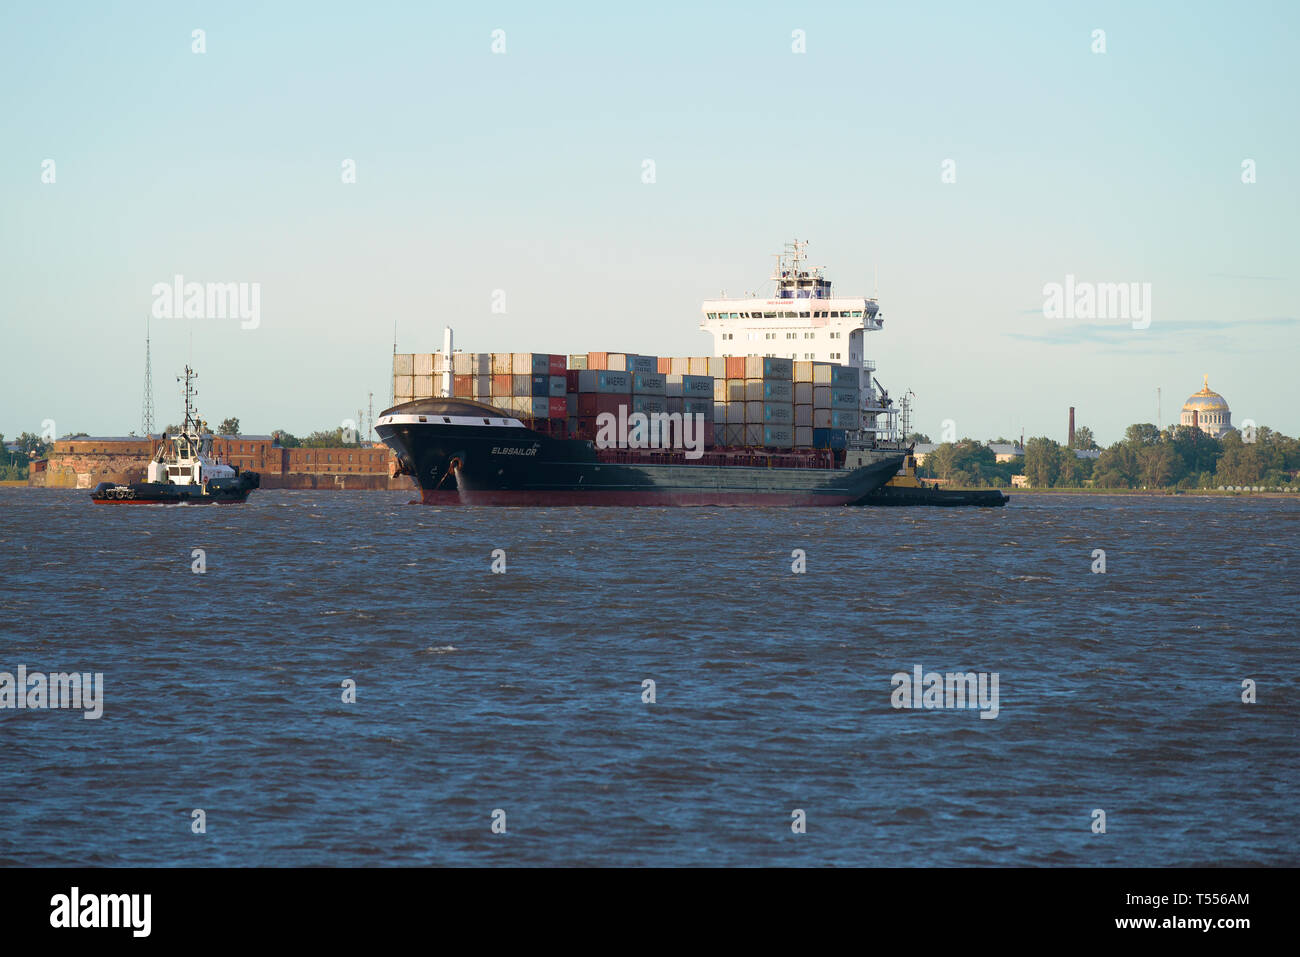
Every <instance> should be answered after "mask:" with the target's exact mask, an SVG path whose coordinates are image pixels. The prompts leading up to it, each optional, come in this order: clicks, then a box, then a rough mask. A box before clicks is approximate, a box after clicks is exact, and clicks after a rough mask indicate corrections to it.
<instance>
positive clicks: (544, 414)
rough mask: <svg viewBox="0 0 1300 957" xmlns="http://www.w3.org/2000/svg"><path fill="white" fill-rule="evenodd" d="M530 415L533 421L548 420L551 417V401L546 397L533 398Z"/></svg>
mask: <svg viewBox="0 0 1300 957" xmlns="http://www.w3.org/2000/svg"><path fill="white" fill-rule="evenodd" d="M531 414H532V417H533V418H534V419H549V418H550V417H551V400H550V399H548V398H547V397H546V396H533V399H532V410H531Z"/></svg>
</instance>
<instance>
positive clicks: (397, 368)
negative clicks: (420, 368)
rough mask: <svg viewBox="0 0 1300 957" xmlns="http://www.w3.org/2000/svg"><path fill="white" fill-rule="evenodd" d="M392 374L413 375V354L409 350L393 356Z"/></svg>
mask: <svg viewBox="0 0 1300 957" xmlns="http://www.w3.org/2000/svg"><path fill="white" fill-rule="evenodd" d="M393 375H415V356H414V355H412V354H411V353H409V352H399V353H398V354H397V355H395V356H393Z"/></svg>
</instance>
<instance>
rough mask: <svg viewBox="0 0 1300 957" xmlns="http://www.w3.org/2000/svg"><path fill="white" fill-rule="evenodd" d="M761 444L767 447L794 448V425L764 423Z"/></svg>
mask: <svg viewBox="0 0 1300 957" xmlns="http://www.w3.org/2000/svg"><path fill="white" fill-rule="evenodd" d="M762 444H763V445H765V446H767V447H768V448H769V449H792V448H794V426H791V425H766V426H764V427H763V442H762Z"/></svg>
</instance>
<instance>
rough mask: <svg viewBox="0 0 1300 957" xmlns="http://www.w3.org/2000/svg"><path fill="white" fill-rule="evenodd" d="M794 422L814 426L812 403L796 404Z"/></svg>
mask: <svg viewBox="0 0 1300 957" xmlns="http://www.w3.org/2000/svg"><path fill="white" fill-rule="evenodd" d="M794 424H795V425H796V426H804V427H806V428H810V429H811V428H812V424H813V408H812V406H811V405H796V406H795V407H794Z"/></svg>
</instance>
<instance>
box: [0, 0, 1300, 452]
mask: <svg viewBox="0 0 1300 957" xmlns="http://www.w3.org/2000/svg"><path fill="white" fill-rule="evenodd" d="M1298 28H1300V4H1295V3H1256V4H1251V5H1249V6H1247V7H1242V6H1240V5H1233V4H1227V3H1221V4H1211V3H1186V2H1178V3H1172V2H1171V3H1113V4H1112V3H1088V4H1069V3H1050V4H1048V3H992V4H972V3H951V4H949V3H926V4H914V3H908V4H888V5H886V4H871V3H861V2H859V3H844V4H818V3H810V4H800V5H790V4H763V3H735V4H698V3H692V4H674V3H656V4H645V5H624V4H608V3H590V4H546V5H540V4H523V3H521V4H443V3H436V4H430V3H414V2H410V3H382V2H367V3H364V4H358V3H329V2H313V3H310V4H308V3H290V2H279V3H275V4H253V3H247V2H231V3H224V4H221V5H216V4H203V3H185V2H166V3H163V2H157V3H155V2H143V0H140V2H124V3H90V2H69V3H61V4H57V5H42V4H13V3H11V4H4V5H2V6H0V355H3V358H4V361H3V367H2V369H0V433H3V434H5V435H7V436H10V437H12V436H14V435H16V434H17V433H19V432H22V431H30V432H36V433H39V432H41V431H42V428H43V427H44V426H45V423H46V422H47V421H48V422H51V423H53V425H52V426H50V427H51V428H53V429H54V431H55V433H56V434H59V435H62V434H67V433H70V432H87V433H90V434H93V435H123V434H126V433H128V432H130V431H133V430H134V431H137V432H138V431H139V430H140V428H141V401H142V389H143V381H144V370H145V349H144V339H145V325H146V319H147V318H148V317H150V315H151V311H153V310H154V309H155V307H156V306H157V302H156V294H155V292H154V287H155V285H156V284H158V283H169V284H170V283H171V282H172V280H173V277H174V276H176V275H181V276H183V277H184V279H185V281H186V282H199V283H209V282H212V283H226V282H234V283H246V284H249V285H248V286H247V287H246V288H249V289H251V288H252V284H254V283H256V284H258V285H257V288H258V290H259V294H260V303H259V305H260V308H259V311H258V317H257V320H256V323H255V324H254V323H251V322H241V321H240V320H238V319H233V318H219V317H213V316H207V317H204V318H189V319H187V318H184V317H183V316H180V317H174V318H169V317H165V316H164V317H161V318H153V319H150V320H149V321H150V324H151V335H152V367H153V390H154V399H155V407H156V413H155V416H156V417H155V425H156V426H157V427H159V428H161V427H162V426H163V425H166V424H167V423H169V422H173V421H176V420H178V419H179V418H180V411H181V393H180V387H179V385H178V384H177V383H176V381H175V380H176V377H177V376H178V375H179V374H180V372H181V371H182V369H183V367H184V366H185V365H186V363H190V364H192V365H193V366H194V367H195V368H196V369H197V370H198V371H199V374H200V378H199V399H198V402H199V408H200V409H201V410H202V412H203V414H204V415H205V416H206V417H207V418H208V419H209V420H211V421H212V422H214V423H215V422H219V421H220V420H221V419H223V418H225V417H227V416H236V417H238V418H239V419H240V422H241V426H242V428H243V430H244V431H245V432H247V433H267V432H270V431H271V430H272V429H287V430H288V431H290V432H294V433H296V434H304V433H306V432H310V431H313V430H316V429H328V428H333V427H335V426H337V425H339V424H340V423H341V422H342V421H343V420H344V419H348V418H355V416H356V412H357V410H358V409H360V408H363V407H365V405H366V403H367V402H368V397H369V394H370V393H373V394H374V403H375V409H376V412H378V411H379V410H381V409H382V408H384V407H386V406H387V405H388V404H389V396H390V387H391V379H390V369H391V356H392V351H393V340H394V328H396V337H397V345H398V349H399V351H402V352H431V351H434V350H437V349H439V348H440V347H441V344H442V328H443V326H444V325H450V326H452V327H453V329H454V330H455V335H456V345H457V347H458V348H462V349H465V350H469V351H482V352H488V351H537V352H561V353H570V352H587V351H626V352H637V353H648V354H653V355H707V354H710V352H711V339H710V337H708V336H707V335H705V334H704V333H703V332H702V331H701V330H700V329H699V322H700V319H701V318H702V317H701V313H700V303H701V301H702V300H704V299H705V298H711V297H714V296H716V295H718V294H719V293H720V292H723V291H726V292H728V293H729V294H733V295H734V294H740V293H744V292H746V291H750V290H754V291H759V292H762V291H764V290H767V289H770V288H771V284H770V283H769V282H767V279H768V277H769V276H770V273H771V268H772V262H773V260H772V255H773V254H774V253H777V252H779V251H780V250H781V248H782V245H783V244H784V243H786V242H788V241H790V240H791V239H793V238H796V237H798V238H799V239H806V240H808V241H809V246H808V251H809V259H810V261H811V262H812V263H815V264H818V265H824V266H825V267H826V270H827V274H828V276H829V278H831V279H832V280H833V281H834V283H835V288H836V291H837V292H839V293H840V294H845V295H850V294H860V295H869V294H871V292H872V289H873V284H874V283H875V282H876V280H875V279H874V278H873V277H874V276H875V275H877V274H878V277H879V279H878V289H879V300H880V308H881V313H882V315H883V316H884V320H885V323H884V329H883V330H882V331H880V332H873V333H868V334H867V337H866V354H867V356H868V357H869V358H873V359H875V361H876V362H877V366H878V368H877V372H876V376H877V378H878V379H879V380H880V381H881V383H882V384H883V385H884V386H885V387H886V388H888V389H889V390H890V392H891V393H892V394H893V395H895V396H899V395H902V394H903V393H905V392H907V391H909V390H910V391H911V392H913V393H914V394H915V399H914V410H915V413H914V420H913V426H914V428H915V429H917V430H919V431H922V432H925V433H927V434H929V435H931V437H934V438H937V437H938V435H939V433H940V432H941V431H942V430H943V423H944V421H945V420H951V421H952V423H953V427H954V429H955V432H956V434H957V435H961V436H967V435H969V436H972V437H975V438H985V439H988V438H996V437H1016V438H1018V437H1019V435H1020V433H1021V432H1022V431H1023V432H1024V433H1025V434H1026V435H1027V436H1034V435H1047V436H1050V437H1053V438H1056V439H1058V440H1064V438H1065V432H1066V425H1067V415H1068V408H1069V407H1070V406H1074V407H1075V408H1076V418H1077V421H1078V422H1079V424H1081V425H1087V426H1089V427H1090V428H1091V429H1092V430H1093V432H1094V433H1095V435H1096V438H1097V439H1098V440H1099V441H1100V442H1101V443H1102V444H1109V443H1111V442H1114V441H1117V440H1118V439H1119V438H1121V437H1122V434H1123V430H1124V428H1125V427H1126V426H1127V425H1128V424H1130V423H1133V422H1141V421H1155V419H1156V415H1157V404H1156V394H1157V393H1156V390H1157V389H1160V390H1162V417H1161V418H1162V422H1163V424H1169V423H1170V422H1171V421H1174V420H1175V419H1176V416H1177V414H1178V410H1179V408H1180V407H1181V404H1182V401H1183V400H1184V399H1185V398H1186V397H1187V396H1188V395H1190V394H1191V393H1193V392H1195V391H1197V390H1198V389H1200V387H1201V381H1202V376H1203V375H1208V376H1209V381H1210V386H1211V388H1213V389H1214V390H1216V391H1218V392H1220V393H1222V394H1223V395H1224V396H1225V398H1226V399H1227V400H1228V403H1229V405H1230V406H1231V409H1232V414H1233V420H1234V422H1240V421H1242V420H1243V419H1247V418H1249V419H1251V420H1253V421H1254V422H1256V423H1257V424H1259V425H1267V426H1270V427H1272V428H1275V429H1279V430H1281V431H1283V432H1285V433H1287V434H1289V435H1296V434H1300V406H1298V403H1297V401H1296V400H1297V397H1300V389H1298V388H1297V386H1296V376H1295V360H1296V357H1297V355H1300V348H1297V347H1298V346H1300V282H1298V279H1297V273H1296V264H1297V262H1298V261H1300V256H1298V255H1297V254H1298V253H1300V239H1298V238H1297V237H1298V235H1300V232H1298V230H1297V222H1300V202H1298V199H1297V197H1298V196H1300V188H1298V187H1300V169H1298V166H1297V164H1298V155H1297V154H1298V149H1297V147H1300V124H1298V123H1297V122H1296V118H1297V109H1296V94H1297V88H1298V86H1300V84H1298V83H1297V80H1298V79H1300V66H1297V58H1296V57H1295V56H1294V50H1293V44H1294V41H1295V38H1296V36H1297V35H1300V29H1298ZM195 30H202V31H204V32H203V34H202V41H203V43H202V45H203V52H195V49H194V47H195V44H196V40H195V37H194V31H195ZM1099 30H1100V31H1104V35H1103V36H1100V37H1099V36H1098V35H1097V34H1096V32H1095V31H1099ZM494 31H501V33H496V34H494ZM796 31H801V33H796ZM1099 39H1100V40H1102V41H1104V52H1102V51H1100V50H1098V47H1099ZM494 45H495V46H496V47H497V49H498V50H500V49H501V48H502V46H504V51H503V52H494V49H493V47H494ZM800 45H802V47H803V52H796V48H798V47H799V46H800ZM348 160H350V161H352V163H354V164H355V182H344V178H345V177H344V164H345V161H348ZM647 160H649V161H651V162H652V163H653V173H654V175H653V182H646V181H645V180H646V178H647V177H646V170H647V166H646V161H647ZM49 161H52V164H51V163H50V162H49ZM949 161H950V162H949ZM1248 161H1249V162H1248ZM1243 164H1247V166H1249V167H1250V171H1253V175H1250V172H1248V171H1247V169H1246V168H1244V167H1243ZM51 173H52V174H53V175H52V176H51ZM51 178H52V179H53V181H52V182H50V181H48V180H49V179H51ZM1243 178H1245V179H1253V182H1244V181H1243ZM945 180H947V181H945ZM1067 276H1072V277H1074V280H1073V282H1075V283H1076V284H1079V283H1082V284H1100V283H1137V284H1139V285H1138V288H1139V289H1143V288H1149V289H1150V311H1149V316H1148V317H1147V319H1148V320H1149V324H1146V325H1145V327H1144V328H1135V326H1139V327H1140V326H1143V324H1144V320H1141V319H1139V318H1136V317H1129V316H1126V315H1120V316H1106V317H1093V318H1081V317H1078V316H1074V317H1072V318H1067V317H1057V316H1049V315H1046V314H1045V307H1044V303H1045V300H1046V293H1045V291H1044V288H1045V286H1047V285H1048V284H1051V283H1060V284H1064V283H1065V282H1066V277H1067ZM1144 284H1149V287H1148V286H1144ZM494 303H497V304H498V305H500V304H501V303H504V307H505V311H504V312H499V311H495V312H494V311H493V304H494ZM244 326H250V328H244Z"/></svg>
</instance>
